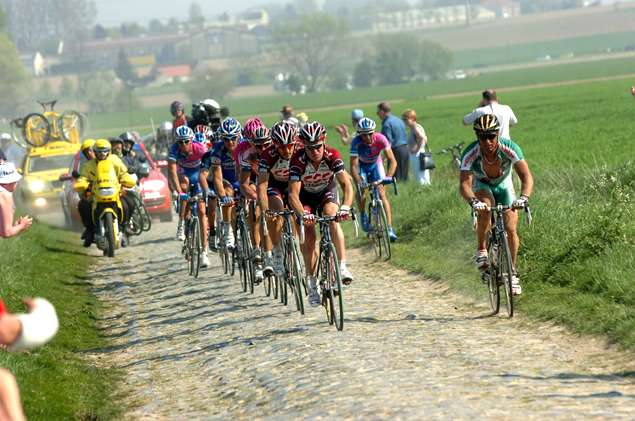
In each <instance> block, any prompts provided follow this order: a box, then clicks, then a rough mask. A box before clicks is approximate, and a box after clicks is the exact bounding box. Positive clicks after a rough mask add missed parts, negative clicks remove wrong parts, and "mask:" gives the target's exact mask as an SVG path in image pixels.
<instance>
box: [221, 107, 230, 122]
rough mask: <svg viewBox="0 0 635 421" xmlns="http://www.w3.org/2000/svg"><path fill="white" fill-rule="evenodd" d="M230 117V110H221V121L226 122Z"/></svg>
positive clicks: (225, 108)
mask: <svg viewBox="0 0 635 421" xmlns="http://www.w3.org/2000/svg"><path fill="white" fill-rule="evenodd" d="M227 117H229V108H227V107H223V108H221V109H220V120H221V121H225V120H226V119H227Z"/></svg>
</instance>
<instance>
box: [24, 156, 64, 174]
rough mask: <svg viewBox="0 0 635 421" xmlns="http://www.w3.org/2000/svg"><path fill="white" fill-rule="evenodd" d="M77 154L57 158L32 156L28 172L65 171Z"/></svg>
mask: <svg viewBox="0 0 635 421" xmlns="http://www.w3.org/2000/svg"><path fill="white" fill-rule="evenodd" d="M74 155H75V154H67V155H55V156H30V157H29V167H28V172H30V173H32V172H40V171H56V170H65V169H67V168H68V166H69V165H70V163H71V161H72V160H73V156H74Z"/></svg>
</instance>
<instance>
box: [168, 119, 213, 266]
mask: <svg viewBox="0 0 635 421" xmlns="http://www.w3.org/2000/svg"><path fill="white" fill-rule="evenodd" d="M174 137H175V139H176V143H175V144H174V145H172V147H171V148H170V155H169V159H168V175H169V179H168V181H169V183H170V186H171V188H172V189H173V190H174V191H176V192H177V193H178V195H179V199H180V201H181V208H180V210H179V225H178V228H177V232H176V239H177V240H178V241H183V240H185V232H184V227H183V225H184V221H185V217H186V213H187V212H188V210H189V209H188V208H189V206H187V202H185V201H186V200H187V199H188V198H189V194H188V192H189V189H190V184H192V185H194V190H193V195H194V196H197V195H200V194H201V193H202V191H201V187H200V185H199V171H200V169H201V161H202V158H203V155H204V154H205V146H204V145H203V144H202V143H194V142H193V140H194V132H193V131H192V129H190V128H189V127H187V126H181V127H178V128H177V129H176V130H175V132H174ZM177 166H178V168H177ZM198 218H199V221H200V228H201V246H202V248H203V252H202V253H201V267H207V266H209V258H208V257H207V226H206V220H205V203H199V206H198Z"/></svg>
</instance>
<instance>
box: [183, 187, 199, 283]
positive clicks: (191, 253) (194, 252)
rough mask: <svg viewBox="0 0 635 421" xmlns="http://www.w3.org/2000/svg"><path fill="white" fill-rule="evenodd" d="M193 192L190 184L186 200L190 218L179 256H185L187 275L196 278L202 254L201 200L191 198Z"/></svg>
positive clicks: (196, 197)
mask: <svg viewBox="0 0 635 421" xmlns="http://www.w3.org/2000/svg"><path fill="white" fill-rule="evenodd" d="M193 192H194V185H193V184H190V189H189V192H188V194H189V198H188V199H187V200H186V202H187V203H188V204H190V216H189V218H187V219H186V220H185V240H183V248H182V249H181V254H183V255H184V256H185V260H187V262H188V274H189V275H190V276H193V277H195V278H198V272H199V269H200V267H201V252H202V250H201V231H200V221H199V219H198V202H201V201H203V198H202V197H201V196H192V193H193Z"/></svg>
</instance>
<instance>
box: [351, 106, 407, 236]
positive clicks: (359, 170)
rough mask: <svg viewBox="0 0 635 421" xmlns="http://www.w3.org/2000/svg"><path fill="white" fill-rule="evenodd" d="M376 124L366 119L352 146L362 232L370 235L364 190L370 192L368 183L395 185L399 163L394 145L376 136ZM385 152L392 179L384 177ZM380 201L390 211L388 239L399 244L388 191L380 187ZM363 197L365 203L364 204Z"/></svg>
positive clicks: (360, 125)
mask: <svg viewBox="0 0 635 421" xmlns="http://www.w3.org/2000/svg"><path fill="white" fill-rule="evenodd" d="M375 127H376V125H375V122H374V121H373V120H371V119H370V118H362V119H361V120H360V121H359V122H358V123H357V133H359V136H357V137H356V138H355V139H353V143H352V144H351V151H350V156H351V176H352V177H353V181H354V182H355V184H356V185H357V190H358V192H359V194H358V195H357V197H356V199H357V205H358V206H359V210H360V215H359V216H360V218H359V219H360V221H361V223H362V229H363V230H364V231H365V232H369V231H370V224H369V223H368V215H366V212H365V210H364V209H365V206H366V196H365V194H364V190H365V189H366V188H367V186H368V183H369V182H370V183H374V182H375V181H379V180H385V181H384V183H385V184H389V183H392V181H393V175H394V173H395V171H397V160H396V159H395V156H394V154H393V153H392V149H391V148H390V142H389V141H388V139H387V138H386V136H384V135H383V134H381V133H375ZM382 151H383V152H384V155H385V156H386V160H387V161H388V175H385V173H384V166H383V165H382V164H383V163H382V161H381V156H380V154H381V153H382ZM377 189H378V190H379V197H380V198H381V200H382V202H383V203H384V207H385V209H386V218H387V219H388V235H389V236H390V240H391V241H395V240H396V239H397V236H396V235H395V233H394V232H393V230H392V212H391V211H390V203H388V198H387V197H386V187H385V186H383V185H381V186H378V187H377ZM360 196H361V200H360Z"/></svg>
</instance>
